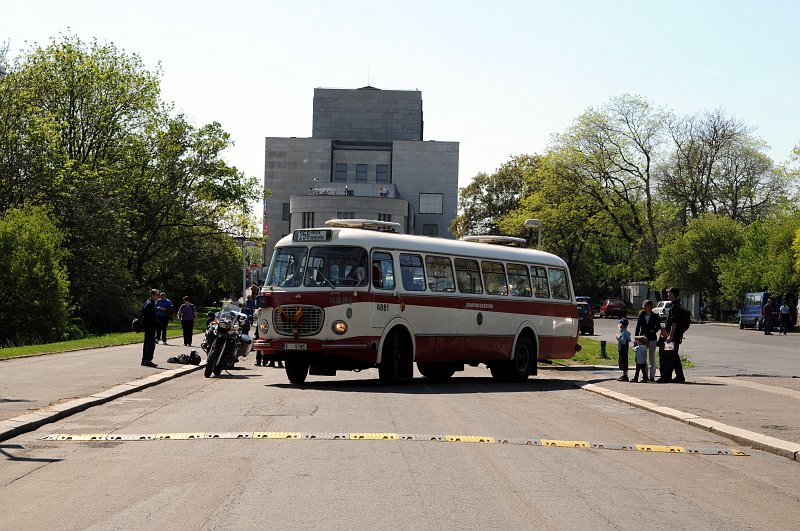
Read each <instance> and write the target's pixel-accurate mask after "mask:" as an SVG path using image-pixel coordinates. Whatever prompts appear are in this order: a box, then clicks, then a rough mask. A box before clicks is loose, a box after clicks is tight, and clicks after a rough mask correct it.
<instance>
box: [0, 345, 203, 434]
mask: <svg viewBox="0 0 800 531" xmlns="http://www.w3.org/2000/svg"><path fill="white" fill-rule="evenodd" d="M202 336H203V335H202V334H195V335H194V336H193V340H192V343H193V344H194V345H195V346H194V347H184V346H183V345H178V344H175V342H177V341H180V339H174V340H173V344H167V345H163V344H159V345H158V346H156V352H155V356H154V358H153V361H155V363H157V364H158V368H155V369H152V368H150V367H142V365H141V361H142V344H141V343H136V344H133V345H124V346H118V347H105V348H97V349H87V350H76V351H72V352H63V353H59V354H46V355H43V356H31V357H27V358H13V359H9V360H2V361H0V435H2V434H3V433H4V432H7V431H9V430H11V428H14V427H19V426H20V425H21V424H22V421H21V420H20V417H24V419H27V420H28V422H31V421H33V422H34V423H37V424H39V425H41V424H42V423H44V422H41V421H43V420H44V419H46V418H50V417H58V416H59V415H60V416H61V417H63V416H66V414H65V413H66V412H74V410H75V408H77V407H82V408H83V409H86V408H87V407H90V406H91V405H94V404H95V403H102V402H103V401H107V400H109V399H111V398H113V397H116V396H121V395H124V394H128V393H130V392H134V391H136V390H138V389H143V388H144V387H148V386H150V385H155V384H157V383H160V382H162V381H165V380H169V379H171V378H175V377H177V376H181V375H182V374H186V373H188V372H192V371H195V370H197V369H198V367H197V366H194V365H192V366H183V365H178V364H174V363H167V358H170V357H172V356H178V355H180V354H183V353H189V352H191V350H192V349H195V350H198V351H200V346H199V345H200V342H201V341H202ZM203 357H205V356H203ZM112 389H114V391H113V392H108V391H110V390H112ZM77 410H80V409H77ZM70 414H71V413H70ZM9 419H16V420H15V421H14V422H11V421H10V420H9ZM2 439H3V437H0V440H2Z"/></svg>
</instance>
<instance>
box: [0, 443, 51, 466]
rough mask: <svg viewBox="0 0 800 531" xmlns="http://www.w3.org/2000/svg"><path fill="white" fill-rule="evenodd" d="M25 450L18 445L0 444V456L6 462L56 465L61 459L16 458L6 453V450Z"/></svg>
mask: <svg viewBox="0 0 800 531" xmlns="http://www.w3.org/2000/svg"><path fill="white" fill-rule="evenodd" d="M24 449H25V448H24V447H23V446H21V445H19V444H0V455H2V456H3V457H5V458H6V460H7V461H20V462H28V463H58V462H60V461H63V459H47V458H38V457H17V456H16V455H12V454H10V453H8V452H7V451H6V450H24Z"/></svg>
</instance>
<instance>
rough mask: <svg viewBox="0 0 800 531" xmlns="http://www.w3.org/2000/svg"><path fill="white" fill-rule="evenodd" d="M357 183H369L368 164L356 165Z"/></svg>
mask: <svg viewBox="0 0 800 531" xmlns="http://www.w3.org/2000/svg"><path fill="white" fill-rule="evenodd" d="M356 182H357V183H365V182H367V165H366V164H356Z"/></svg>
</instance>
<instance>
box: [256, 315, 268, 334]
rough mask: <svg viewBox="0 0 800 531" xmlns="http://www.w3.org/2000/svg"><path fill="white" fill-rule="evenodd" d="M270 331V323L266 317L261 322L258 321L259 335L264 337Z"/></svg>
mask: <svg viewBox="0 0 800 531" xmlns="http://www.w3.org/2000/svg"><path fill="white" fill-rule="evenodd" d="M267 332H269V323H268V322H267V320H266V319H262V320H261V322H259V323H258V335H259V336H261V337H264V336H266V335H267Z"/></svg>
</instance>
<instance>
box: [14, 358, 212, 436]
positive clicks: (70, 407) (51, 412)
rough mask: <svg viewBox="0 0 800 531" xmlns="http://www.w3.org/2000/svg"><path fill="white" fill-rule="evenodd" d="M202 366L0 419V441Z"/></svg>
mask: <svg viewBox="0 0 800 531" xmlns="http://www.w3.org/2000/svg"><path fill="white" fill-rule="evenodd" d="M204 366H205V362H202V363H200V365H181V366H180V367H178V368H177V369H171V370H168V371H164V372H160V373H157V374H153V375H151V376H145V377H144V378H139V379H138V380H134V381H132V382H128V383H123V384H119V385H115V386H114V387H111V388H109V389H106V390H105V391H100V392H98V393H94V394H92V395H89V396H87V397H84V398H75V399H73V400H68V401H67V402H63V403H61V404H57V405H54V406H47V407H44V408H41V409H37V410H36V411H33V412H31V413H26V414H24V415H20V416H18V417H13V418H10V419H7V420H2V421H0V441H5V440H8V439H11V438H12V437H16V436H17V435H21V434H23V433H26V432H29V431H33V430H36V429H39V428H40V427H42V426H44V425H45V424H49V423H51V422H56V421H58V420H61V419H64V418H67V417H69V416H70V415H74V414H75V413H80V412H81V411H85V410H87V409H89V408H90V407H94V406H99V405H101V404H105V403H107V402H111V401H112V400H115V399H117V398H119V397H121V396H125V395H129V394H131V393H135V392H137V391H141V390H143V389H147V388H148V387H153V386H154V385H158V384H160V383H164V382H168V381H169V380H173V379H175V378H178V377H180V376H183V375H185V374H189V373H192V372H194V371H197V370H200V369H201V368H203V367H204Z"/></svg>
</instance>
